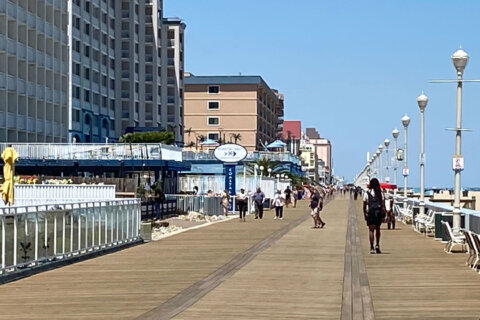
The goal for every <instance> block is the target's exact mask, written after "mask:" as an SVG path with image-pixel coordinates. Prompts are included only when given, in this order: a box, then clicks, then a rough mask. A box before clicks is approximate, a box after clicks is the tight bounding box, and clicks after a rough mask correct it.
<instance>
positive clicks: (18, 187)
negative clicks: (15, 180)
mask: <svg viewBox="0 0 480 320" xmlns="http://www.w3.org/2000/svg"><path fill="white" fill-rule="evenodd" d="M14 188H15V191H14V192H15V204H16V205H21V206H26V205H39V204H54V203H61V202H81V201H100V200H114V199H115V188H116V186H115V185H81V184H15V187H14ZM5 206H6V205H4V204H3V202H1V201H0V207H5Z"/></svg>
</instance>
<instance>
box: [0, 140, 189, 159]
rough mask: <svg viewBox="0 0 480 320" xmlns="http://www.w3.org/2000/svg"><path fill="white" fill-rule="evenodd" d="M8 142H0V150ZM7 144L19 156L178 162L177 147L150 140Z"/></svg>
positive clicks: (179, 156) (179, 152)
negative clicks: (136, 142)
mask: <svg viewBox="0 0 480 320" xmlns="http://www.w3.org/2000/svg"><path fill="white" fill-rule="evenodd" d="M8 145H9V144H7V143H0V152H2V151H3V150H4V149H5V148H6V147H7V146H8ZM11 145H12V147H13V148H15V150H16V151H17V153H18V156H19V158H20V159H57V160H74V159H75V160H87V159H88V160H108V159H110V160H115V159H116V160H123V159H143V160H147V159H150V160H174V161H182V149H181V148H178V147H173V146H167V145H162V144H153V143H146V144H128V143H97V144H95V143H70V144H68V143H48V144H47V143H13V144H11Z"/></svg>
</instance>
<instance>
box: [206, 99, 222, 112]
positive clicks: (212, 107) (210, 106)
mask: <svg viewBox="0 0 480 320" xmlns="http://www.w3.org/2000/svg"><path fill="white" fill-rule="evenodd" d="M218 109H220V103H219V102H218V101H208V110H218Z"/></svg>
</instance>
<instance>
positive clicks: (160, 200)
mask: <svg viewBox="0 0 480 320" xmlns="http://www.w3.org/2000/svg"><path fill="white" fill-rule="evenodd" d="M165 200H166V198H165V193H163V191H162V188H161V187H157V188H155V197H154V201H155V216H156V218H157V219H159V220H161V219H162V218H163V204H164V203H165Z"/></svg>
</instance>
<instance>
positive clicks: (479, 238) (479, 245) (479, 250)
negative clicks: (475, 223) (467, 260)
mask: <svg viewBox="0 0 480 320" xmlns="http://www.w3.org/2000/svg"><path fill="white" fill-rule="evenodd" d="M468 234H469V236H470V237H471V240H472V242H473V245H474V247H475V249H476V257H475V260H474V261H473V262H472V269H474V270H475V271H477V268H478V266H479V265H480V235H478V234H476V233H473V232H471V231H468Z"/></svg>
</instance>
